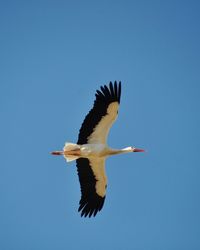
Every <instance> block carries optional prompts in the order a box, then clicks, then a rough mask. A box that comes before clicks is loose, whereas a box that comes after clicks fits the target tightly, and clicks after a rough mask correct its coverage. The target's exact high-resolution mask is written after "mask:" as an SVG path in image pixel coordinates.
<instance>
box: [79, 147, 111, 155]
mask: <svg viewBox="0 0 200 250" xmlns="http://www.w3.org/2000/svg"><path fill="white" fill-rule="evenodd" d="M106 149H107V147H106V146H105V145H104V144H83V145H81V146H80V151H81V155H82V156H83V157H102V156H104V155H105V152H106Z"/></svg>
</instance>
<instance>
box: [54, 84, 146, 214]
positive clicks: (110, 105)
mask: <svg viewBox="0 0 200 250" xmlns="http://www.w3.org/2000/svg"><path fill="white" fill-rule="evenodd" d="M120 98H121V81H119V82H117V81H114V83H113V82H109V84H107V85H102V86H100V88H99V89H98V90H96V93H95V101H94V104H93V107H92V109H91V110H90V111H89V113H88V114H87V115H86V117H85V119H84V121H83V123H82V126H81V128H80V130H79V135H78V141H77V143H70V142H66V143H65V145H64V148H63V150H62V151H53V152H51V154H52V155H63V156H64V158H65V159H66V161H67V162H71V161H74V160H76V166H77V172H78V177H79V182H80V188H81V199H80V202H79V208H78V212H80V213H81V217H82V216H83V217H91V216H93V217H95V216H96V214H97V213H98V212H100V211H101V209H102V207H103V205H104V201H105V197H106V188H107V176H106V173H105V161H106V159H107V157H109V156H112V155H117V154H124V153H130V152H144V151H145V150H144V149H140V148H135V147H131V146H130V147H126V148H122V149H113V148H110V147H109V146H108V145H107V136H108V134H109V131H110V128H111V126H112V125H113V123H114V122H115V120H116V118H117V116H118V110H119V105H120Z"/></svg>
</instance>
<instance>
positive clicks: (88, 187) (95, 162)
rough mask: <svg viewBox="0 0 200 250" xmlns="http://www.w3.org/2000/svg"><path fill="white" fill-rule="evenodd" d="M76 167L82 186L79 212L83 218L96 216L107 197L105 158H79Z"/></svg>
mask: <svg viewBox="0 0 200 250" xmlns="http://www.w3.org/2000/svg"><path fill="white" fill-rule="evenodd" d="M76 165H77V170H78V176H79V181H80V185H81V200H80V202H79V205H80V206H79V209H78V211H79V212H80V211H81V216H85V217H86V216H89V217H91V216H92V215H93V216H95V215H96V214H97V212H99V211H100V210H101V209H102V207H103V204H104V200H105V195H106V186H107V177H106V174H105V158H89V159H87V158H79V159H78V160H76Z"/></svg>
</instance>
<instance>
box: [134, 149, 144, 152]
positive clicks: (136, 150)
mask: <svg viewBox="0 0 200 250" xmlns="http://www.w3.org/2000/svg"><path fill="white" fill-rule="evenodd" d="M133 152H145V150H144V149H141V148H134V149H133Z"/></svg>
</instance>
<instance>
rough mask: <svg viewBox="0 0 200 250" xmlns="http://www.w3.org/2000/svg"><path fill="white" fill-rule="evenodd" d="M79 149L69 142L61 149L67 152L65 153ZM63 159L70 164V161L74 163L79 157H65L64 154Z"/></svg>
mask: <svg viewBox="0 0 200 250" xmlns="http://www.w3.org/2000/svg"><path fill="white" fill-rule="evenodd" d="M79 149H80V146H79V145H77V144H75V143H71V142H66V143H65V146H64V148H63V151H64V152H67V151H73V150H74V151H75V150H79ZM64 157H65V159H66V161H67V162H70V161H74V160H77V159H78V158H79V156H77V155H66V154H64Z"/></svg>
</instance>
